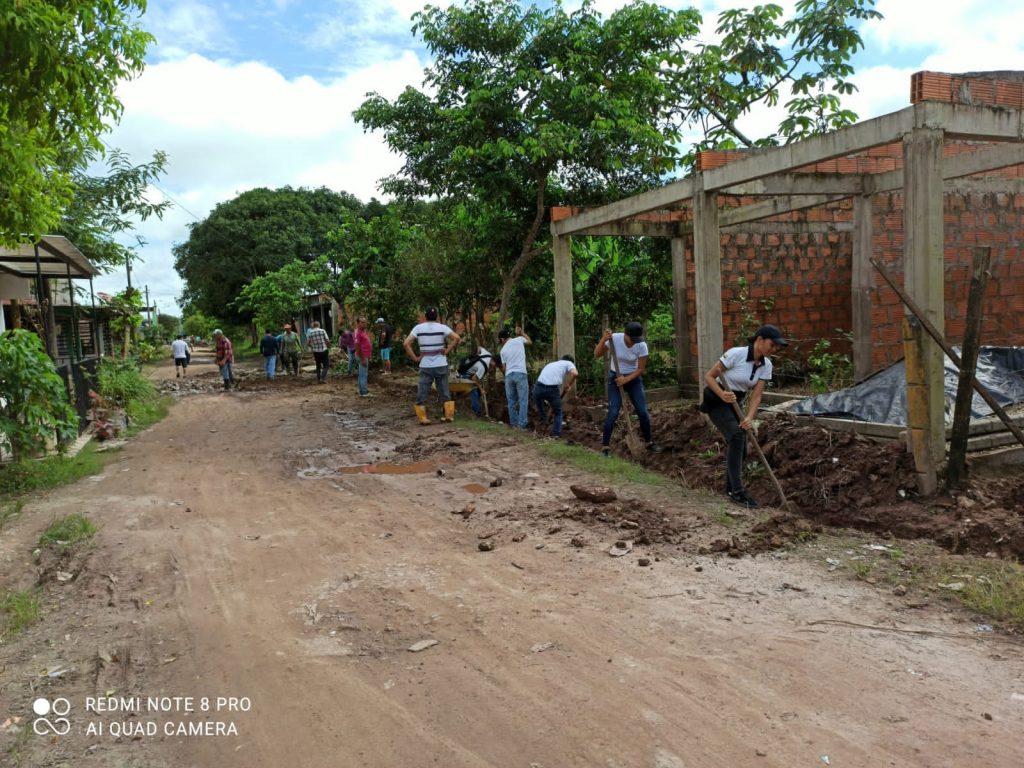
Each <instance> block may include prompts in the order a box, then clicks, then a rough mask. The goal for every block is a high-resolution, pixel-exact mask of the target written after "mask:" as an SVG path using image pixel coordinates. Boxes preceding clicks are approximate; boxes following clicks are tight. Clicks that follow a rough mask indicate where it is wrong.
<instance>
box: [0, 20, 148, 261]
mask: <svg viewBox="0 0 1024 768" xmlns="http://www.w3.org/2000/svg"><path fill="white" fill-rule="evenodd" d="M145 9H146V2H145V0H62V2H59V3H57V2H48V1H47V0H18V2H16V3H14V4H10V3H8V4H7V8H6V10H4V11H3V12H2V13H0V51H3V55H2V56H0V243H3V244H8V245H9V244H12V243H15V242H19V241H29V242H31V241H35V240H37V239H38V238H39V237H40V236H41V235H43V234H45V233H47V232H49V231H52V230H53V228H54V227H56V226H57V223H58V222H59V221H60V217H61V214H62V212H63V210H64V209H65V208H66V207H67V206H68V204H69V203H70V202H71V199H72V196H73V188H74V181H73V169H75V168H77V167H80V166H81V163H82V161H83V159H85V158H86V156H87V155H88V153H90V152H97V151H101V149H102V144H101V142H100V136H101V135H102V134H103V132H104V131H106V130H107V129H108V128H109V127H110V124H111V123H112V122H116V121H117V120H118V119H119V118H120V115H121V110H122V105H121V102H120V100H119V99H118V98H117V94H116V88H117V85H118V83H119V82H121V81H122V80H124V79H127V78H131V77H133V76H135V75H137V74H138V73H140V72H141V71H142V69H143V66H144V56H145V51H146V46H147V45H148V44H149V43H150V42H151V41H152V39H153V38H152V37H151V36H150V35H149V34H148V33H146V32H144V31H142V29H141V28H140V27H139V25H138V18H139V16H140V14H142V13H143V12H144V11H145Z"/></svg>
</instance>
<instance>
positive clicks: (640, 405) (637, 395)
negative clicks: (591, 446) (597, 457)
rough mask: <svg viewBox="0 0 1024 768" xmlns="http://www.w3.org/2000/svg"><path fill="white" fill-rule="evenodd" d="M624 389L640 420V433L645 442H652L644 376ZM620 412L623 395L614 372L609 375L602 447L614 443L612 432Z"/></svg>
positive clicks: (634, 380)
mask: <svg viewBox="0 0 1024 768" xmlns="http://www.w3.org/2000/svg"><path fill="white" fill-rule="evenodd" d="M623 389H624V390H626V394H627V395H629V399H630V400H631V401H632V403H633V408H634V409H635V410H636V415H637V417H639V419H640V432H641V434H642V435H643V436H644V442H647V443H649V442H651V417H650V414H648V413H647V397H646V396H645V395H644V379H643V376H640V377H638V378H635V379H633V380H632V381H631V382H629V384H626V385H625V386H624V387H623ZM620 410H622V394H621V393H620V392H619V387H618V385H617V384H616V383H615V372H614V371H612V372H611V373H609V374H608V415H607V416H606V417H605V420H604V434H603V435H602V436H601V445H603V446H604V447H606V448H607V447H608V446H609V445H610V444H611V442H612V430H613V429H615V422H616V421H617V420H618V418H619V411H620ZM627 418H628V414H627Z"/></svg>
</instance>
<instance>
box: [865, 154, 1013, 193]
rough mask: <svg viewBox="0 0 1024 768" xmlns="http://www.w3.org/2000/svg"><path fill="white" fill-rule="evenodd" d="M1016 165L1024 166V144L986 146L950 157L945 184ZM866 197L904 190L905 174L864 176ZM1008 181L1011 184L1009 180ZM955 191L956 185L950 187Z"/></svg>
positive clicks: (892, 172)
mask: <svg viewBox="0 0 1024 768" xmlns="http://www.w3.org/2000/svg"><path fill="white" fill-rule="evenodd" d="M1013 165H1024V142H1011V143H1006V144H997V145H996V146H993V147H984V148H981V149H978V150H977V151H976V152H970V153H968V154H962V155H955V156H953V157H947V158H945V159H944V161H943V164H942V178H943V181H944V182H949V181H951V180H954V179H960V178H963V177H964V176H973V175H974V174H977V173H984V172H985V171H994V170H998V169H999V168H1007V167H1009V166H1013ZM863 180H864V194H866V195H873V194H876V193H878V192H891V191H893V190H895V189H902V188H903V180H904V179H903V171H902V170H899V171H888V172H886V173H879V174H874V175H870V176H864V177H863ZM1006 181H1010V179H1009V178H1007V179H1006ZM947 186H952V187H953V188H956V185H948V184H947Z"/></svg>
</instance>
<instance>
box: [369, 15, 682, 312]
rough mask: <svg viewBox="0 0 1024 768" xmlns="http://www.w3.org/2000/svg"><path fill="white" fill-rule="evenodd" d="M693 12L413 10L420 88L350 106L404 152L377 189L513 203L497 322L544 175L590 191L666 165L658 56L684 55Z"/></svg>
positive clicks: (666, 119) (669, 128)
mask: <svg viewBox="0 0 1024 768" xmlns="http://www.w3.org/2000/svg"><path fill="white" fill-rule="evenodd" d="M699 22H700V16H699V14H698V13H697V12H696V11H693V10H686V11H678V12H677V11H669V10H666V9H664V8H660V7H658V6H655V5H652V4H649V3H641V2H638V3H633V4H631V5H629V6H627V7H625V8H622V9H620V10H618V11H616V12H614V13H613V14H612V15H611V16H610V17H609V18H608V19H607V20H602V18H601V16H600V15H599V14H598V13H597V12H595V11H594V9H593V6H592V3H591V2H590V0H585V1H584V3H583V6H582V7H581V8H580V9H579V10H578V11H576V12H574V13H568V12H566V11H565V10H564V9H563V8H562V6H561V4H560V3H557V2H556V3H555V4H554V5H553V6H552V7H550V8H545V9H540V8H538V7H536V6H530V7H528V8H523V7H521V6H520V5H519V3H518V2H515V1H514V0H469V2H467V3H466V4H465V5H464V6H463V7H450V8H437V7H433V6H427V7H426V8H425V9H424V10H423V11H421V12H419V13H417V14H416V15H415V16H414V27H413V29H414V31H415V32H416V33H418V34H419V35H420V36H421V37H422V38H423V41H424V42H425V43H426V46H427V48H428V50H429V51H430V54H431V55H432V57H433V59H434V63H433V65H432V66H431V67H429V68H428V69H427V70H426V71H425V77H424V85H425V86H426V89H425V90H423V91H420V90H417V89H415V88H411V87H410V88H407V89H406V90H405V91H404V92H403V93H402V94H401V95H400V96H399V97H398V98H397V99H395V100H394V101H393V102H392V101H388V100H387V99H385V98H384V97H382V96H380V95H378V94H372V95H370V97H369V98H368V99H367V100H366V101H365V102H364V103H363V104H362V106H360V108H359V109H358V110H356V112H355V117H356V120H358V121H359V122H360V123H362V124H363V126H364V127H365V128H366V129H368V130H380V131H382V132H383V133H384V136H385V139H386V141H387V143H388V145H389V146H390V147H391V148H392V149H393V150H395V151H396V152H398V153H399V154H401V155H402V156H403V157H404V164H403V167H402V169H401V170H400V171H399V172H398V173H397V174H395V175H393V176H390V177H388V178H386V179H384V180H383V182H382V188H383V189H384V191H386V192H389V193H392V194H396V195H400V196H405V197H414V196H417V195H428V196H437V197H448V196H450V197H454V198H458V199H474V200H476V201H478V202H479V204H481V205H482V206H486V207H487V208H489V209H491V210H495V211H497V210H502V211H510V212H513V214H514V216H515V221H516V224H517V228H518V236H517V238H516V240H517V244H516V249H515V250H514V251H513V252H512V253H511V254H506V255H505V258H504V259H503V260H502V262H501V263H500V264H499V269H500V275H501V278H502V291H501V301H500V307H499V313H498V315H499V322H500V321H501V320H503V319H504V317H505V316H506V315H507V313H508V309H509V300H510V297H511V294H512V289H513V287H514V285H515V283H516V281H517V280H518V278H519V276H520V275H521V274H522V273H523V271H524V270H525V269H526V268H527V266H528V265H529V264H530V262H531V261H532V260H533V258H534V256H535V255H536V254H537V253H538V248H537V239H538V235H539V234H540V231H541V225H542V223H543V221H544V216H545V209H546V207H547V205H548V204H549V192H550V190H551V188H552V187H557V188H563V189H567V190H572V191H573V193H574V194H576V195H579V196H580V197H583V198H600V197H602V196H607V195H613V194H621V193H623V192H626V191H632V190H636V189H638V188H641V187H643V186H645V185H649V184H651V183H653V182H654V181H655V180H656V179H657V177H658V175H659V174H662V173H664V172H667V171H669V170H671V169H672V168H673V167H674V165H675V157H676V154H677V150H676V140H677V139H678V132H677V127H678V123H677V121H674V119H673V118H674V117H675V115H674V113H673V111H672V109H671V108H672V107H673V106H674V105H676V104H678V102H679V100H680V96H679V94H678V93H677V92H675V90H674V88H673V86H674V81H672V80H670V79H668V78H666V77H664V76H663V69H664V67H665V66H666V63H667V58H668V56H669V55H670V54H671V53H672V52H675V55H677V56H682V55H684V51H683V49H682V47H681V46H682V45H683V43H685V41H686V40H687V39H688V38H690V37H692V36H693V35H694V34H696V32H697V30H698V25H699Z"/></svg>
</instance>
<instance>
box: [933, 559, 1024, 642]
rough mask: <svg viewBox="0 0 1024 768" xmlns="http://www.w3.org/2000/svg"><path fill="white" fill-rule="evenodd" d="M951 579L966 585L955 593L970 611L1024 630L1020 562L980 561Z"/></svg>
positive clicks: (1023, 578) (1023, 585)
mask: <svg viewBox="0 0 1024 768" xmlns="http://www.w3.org/2000/svg"><path fill="white" fill-rule="evenodd" d="M957 571H958V572H957V573H955V574H954V573H949V575H948V576H947V578H949V579H954V580H956V581H960V582H963V585H964V587H963V589H962V590H961V591H959V592H954V593H953V594H954V595H955V596H956V597H957V598H958V599H959V600H960V601H961V602H962V603H963V604H964V605H966V606H967V607H968V608H970V609H971V610H974V611H977V612H978V613H980V614H982V615H983V616H988V617H990V618H992V619H995V620H996V621H1003V622H1006V623H1008V624H1012V625H1014V626H1016V627H1024V568H1022V567H1021V566H1020V564H1018V563H1000V562H995V563H993V562H991V561H984V560H982V561H977V562H973V563H970V564H969V567H968V568H958V569H957Z"/></svg>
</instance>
